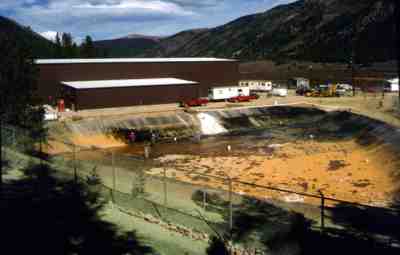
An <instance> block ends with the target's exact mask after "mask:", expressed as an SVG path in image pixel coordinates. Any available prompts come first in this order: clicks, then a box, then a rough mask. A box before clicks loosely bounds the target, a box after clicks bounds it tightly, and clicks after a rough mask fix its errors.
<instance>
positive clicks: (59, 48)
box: [55, 33, 63, 58]
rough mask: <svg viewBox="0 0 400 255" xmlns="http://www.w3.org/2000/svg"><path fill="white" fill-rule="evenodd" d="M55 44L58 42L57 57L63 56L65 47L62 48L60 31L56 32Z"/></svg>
mask: <svg viewBox="0 0 400 255" xmlns="http://www.w3.org/2000/svg"><path fill="white" fill-rule="evenodd" d="M55 44H56V52H55V57H56V58H61V57H62V55H63V49H62V48H63V47H62V44H61V39H60V34H59V33H57V34H56V41H55Z"/></svg>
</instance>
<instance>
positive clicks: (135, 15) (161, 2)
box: [0, 0, 294, 42]
mask: <svg viewBox="0 0 400 255" xmlns="http://www.w3.org/2000/svg"><path fill="white" fill-rule="evenodd" d="M290 2H294V0H0V15H1V16H5V17H8V18H11V19H13V20H15V21H17V22H19V23H20V24H22V25H24V26H30V27H31V28H32V29H33V30H34V31H36V32H38V33H40V34H42V35H43V36H45V37H47V38H49V39H52V38H54V36H55V34H56V32H67V33H71V34H72V36H73V37H74V39H75V40H76V41H77V42H79V41H80V40H81V38H84V37H85V36H86V35H90V36H91V37H92V38H93V39H94V40H102V39H113V38H119V37H124V36H126V35H128V34H144V35H159V36H168V35H173V34H175V33H177V32H180V31H183V30H187V29H193V28H207V27H216V26H219V25H223V24H225V23H227V22H229V21H231V20H234V19H236V18H239V17H241V16H244V15H248V14H253V13H257V12H263V11H266V10H268V9H270V8H272V7H274V6H277V5H279V4H286V3H290Z"/></svg>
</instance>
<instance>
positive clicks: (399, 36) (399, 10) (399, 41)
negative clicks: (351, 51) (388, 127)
mask: <svg viewBox="0 0 400 255" xmlns="http://www.w3.org/2000/svg"><path fill="white" fill-rule="evenodd" d="M392 2H393V4H394V8H395V10H394V15H395V18H398V17H400V7H399V3H397V2H398V1H397V0H393V1H392ZM395 20H397V19H395ZM393 30H394V31H393V32H394V34H395V36H396V44H395V45H396V50H397V77H400V50H399V48H398V46H399V45H400V29H399V22H396V23H395V24H394V29H393ZM398 100H399V102H398V106H399V110H400V89H399V98H398Z"/></svg>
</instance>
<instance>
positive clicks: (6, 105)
mask: <svg viewBox="0 0 400 255" xmlns="http://www.w3.org/2000/svg"><path fill="white" fill-rule="evenodd" d="M0 38H1V40H0V52H1V53H2V56H1V57H0V87H1V90H0V97H1V103H0V115H1V116H0V129H1V128H2V127H3V124H9V125H13V126H18V127H21V128H23V129H25V130H28V131H29V134H30V136H31V137H32V138H33V139H34V141H38V142H39V141H40V142H42V141H43V140H44V138H45V134H46V132H45V129H44V124H43V115H44V110H43V108H42V107H41V106H40V101H39V100H38V97H37V96H36V89H37V87H36V82H37V69H36V66H35V62H34V59H33V56H32V45H31V44H32V42H31V40H29V38H28V39H27V38H26V37H24V36H23V35H22V36H21V35H20V34H18V33H16V32H13V33H1V32H0ZM31 144H33V142H31ZM0 175H1V174H0ZM0 183H1V179H0Z"/></svg>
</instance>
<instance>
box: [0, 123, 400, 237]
mask: <svg viewBox="0 0 400 255" xmlns="http://www.w3.org/2000/svg"><path fill="white" fill-rule="evenodd" d="M3 131H4V132H3ZM10 132H11V133H10ZM12 132H18V131H12V130H7V129H6V130H2V137H3V135H4V137H5V138H6V140H4V141H5V143H3V139H2V147H3V145H4V146H7V147H10V148H14V149H17V150H20V151H23V146H22V147H21V146H18V145H16V144H18V143H20V142H21V141H23V140H24V139H21V140H20V138H18V139H17V138H16V137H17V135H15V134H16V133H14V134H12ZM20 136H21V137H22V136H23V135H21V133H19V134H18V137H20ZM13 137H14V138H13ZM7 139H8V140H7ZM56 142H57V143H59V144H62V145H63V150H64V152H63V153H62V154H57V155H55V156H50V157H49V158H48V162H49V163H50V164H52V165H53V166H55V167H54V168H55V169H57V170H59V171H61V172H63V173H66V174H69V175H70V176H74V178H75V180H76V181H79V180H84V181H90V180H93V179H97V180H98V181H99V183H101V185H100V186H101V193H102V195H103V196H104V197H105V198H107V199H109V200H110V201H112V202H113V203H115V204H117V205H118V206H120V207H122V208H124V209H126V210H131V211H135V212H140V213H141V214H143V215H150V216H151V217H154V218H157V219H160V220H162V221H163V222H166V223H171V224H176V225H181V226H184V227H187V228H189V229H192V230H194V231H198V232H202V233H207V234H210V235H212V234H215V233H218V234H222V235H223V234H228V235H232V236H234V237H235V238H236V239H237V240H238V241H243V242H245V241H246V240H247V241H246V242H249V241H248V240H251V243H252V244H253V245H255V244H256V243H257V242H258V243H261V236H262V237H263V238H265V236H272V235H274V233H277V232H279V231H281V229H282V228H288V227H289V228H290V226H291V224H292V222H291V219H292V218H291V215H292V214H293V213H298V214H302V215H304V216H305V218H306V219H307V221H309V222H310V224H311V226H312V228H313V229H315V230H319V231H321V232H324V231H331V230H334V231H336V232H338V231H339V232H340V231H344V232H346V233H347V232H352V233H354V234H355V235H359V236H362V237H365V238H368V239H374V240H377V241H379V242H385V243H387V244H390V245H391V244H398V243H399V240H400V236H399V234H398V231H397V230H398V229H400V215H399V211H397V210H394V209H391V208H379V207H372V206H369V205H361V204H357V203H352V202H348V201H341V200H337V199H334V198H329V197H325V196H324V195H323V194H322V193H319V194H310V193H304V192H298V191H294V190H286V189H281V188H278V187H270V186H262V185H257V184H255V183H247V182H244V181H241V180H238V179H231V178H229V177H228V176H213V175H209V174H205V173H199V172H196V171H187V170H185V169H174V168H173V167H172V166H169V165H168V163H162V162H155V161H154V160H152V159H145V158H143V157H136V156H132V155H126V154H120V153H115V152H113V151H112V150H102V149H98V148H82V147H78V146H76V145H73V144H68V143H66V142H60V141H56ZM49 144H50V145H51V144H54V143H49ZM177 175H179V177H184V178H178V176H177ZM249 194H251V196H250V195H249ZM394 206H396V205H394ZM397 206H399V205H397ZM238 233H239V234H238ZM244 233H245V234H244Z"/></svg>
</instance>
